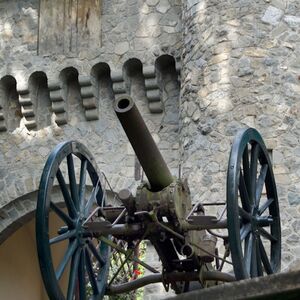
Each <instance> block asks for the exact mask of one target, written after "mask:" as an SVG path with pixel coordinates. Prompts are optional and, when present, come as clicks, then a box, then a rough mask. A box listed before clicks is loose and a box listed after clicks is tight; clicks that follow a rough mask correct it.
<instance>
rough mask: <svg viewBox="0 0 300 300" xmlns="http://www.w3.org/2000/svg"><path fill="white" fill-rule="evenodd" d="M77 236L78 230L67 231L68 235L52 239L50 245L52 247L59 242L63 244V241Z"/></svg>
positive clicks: (64, 234)
mask: <svg viewBox="0 0 300 300" xmlns="http://www.w3.org/2000/svg"><path fill="white" fill-rule="evenodd" d="M75 235H76V230H75V229H73V230H69V231H67V232H66V233H63V234H61V235H58V236H56V237H54V238H52V239H50V240H49V243H50V245H53V244H56V243H58V242H61V241H65V240H67V239H70V238H72V237H74V236H75Z"/></svg>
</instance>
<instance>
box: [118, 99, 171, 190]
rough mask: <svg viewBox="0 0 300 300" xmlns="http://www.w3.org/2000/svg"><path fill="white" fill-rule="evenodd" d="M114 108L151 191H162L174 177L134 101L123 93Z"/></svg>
mask: <svg viewBox="0 0 300 300" xmlns="http://www.w3.org/2000/svg"><path fill="white" fill-rule="evenodd" d="M114 110H115V112H116V114H117V116H118V119H119V120H120V122H121V125H122V127H123V129H124V131H125V133H126V135H127V137H128V139H129V142H130V144H131V145H132V148H133V149H134V152H135V154H136V156H137V158H138V160H139V162H140V164H141V166H142V167H143V170H144V172H145V174H146V176H147V178H148V180H149V183H150V188H151V191H154V192H157V191H161V190H162V189H164V188H165V187H167V186H168V185H170V184H171V183H172V181H173V178H172V175H171V173H170V170H169V168H168V167H167V165H166V163H165V161H164V159H163V157H162V155H161V153H160V152H159V150H158V148H157V146H156V144H155V142H154V140H153V138H152V136H151V134H150V132H149V130H148V128H147V126H146V124H145V122H144V120H143V118H142V116H141V114H140V112H139V110H138V109H137V107H136V105H135V103H134V101H133V100H132V98H131V97H130V96H127V95H126V96H124V95H123V96H121V97H119V98H117V99H116V100H115V102H114Z"/></svg>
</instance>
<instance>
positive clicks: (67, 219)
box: [50, 202, 74, 227]
mask: <svg viewBox="0 0 300 300" xmlns="http://www.w3.org/2000/svg"><path fill="white" fill-rule="evenodd" d="M50 208H51V209H52V210H53V211H54V212H55V213H56V214H57V215H58V216H59V217H60V218H61V219H62V220H63V221H64V222H65V223H66V224H67V225H68V226H69V227H73V226H74V222H73V220H72V219H71V218H70V217H69V216H68V215H67V214H66V213H65V212H64V211H62V210H61V209H60V208H59V207H58V206H57V205H56V204H54V203H53V202H50Z"/></svg>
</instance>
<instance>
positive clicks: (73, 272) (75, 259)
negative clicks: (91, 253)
mask: <svg viewBox="0 0 300 300" xmlns="http://www.w3.org/2000/svg"><path fill="white" fill-rule="evenodd" d="M80 252H81V251H79V249H77V251H76V253H75V255H73V256H72V261H71V268H70V276H69V285H68V294H67V300H73V296H74V291H75V285H76V279H77V275H78V269H79V268H78V266H79V260H80Z"/></svg>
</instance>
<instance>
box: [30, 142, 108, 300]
mask: <svg viewBox="0 0 300 300" xmlns="http://www.w3.org/2000/svg"><path fill="white" fill-rule="evenodd" d="M76 170H79V172H76ZM98 174H99V173H98V171H97V167H96V164H95V161H94V159H93V157H92V156H91V154H90V153H89V151H88V150H87V149H86V148H85V147H84V146H83V145H82V144H80V143H78V142H74V141H70V142H64V143H61V144H59V145H58V146H57V147H56V148H55V149H54V150H53V152H52V153H51V154H50V156H49V158H48V160H47V162H46V165H45V167H44V170H43V174H42V177H41V181H40V186H39V193H38V203H37V210H36V240H37V250H38V258H39V263H40V269H41V273H42V277H43V281H44V285H45V288H46V290H47V293H48V296H49V298H50V299H51V300H65V299H67V300H71V299H72V300H73V299H76V300H77V299H78V300H84V299H93V300H96V299H102V297H103V295H104V293H105V288H106V282H107V278H108V269H109V265H110V261H109V252H110V248H109V246H108V245H106V244H105V243H101V242H99V240H98V239H96V238H95V237H93V236H92V235H91V233H89V232H88V231H87V230H86V228H85V226H84V224H85V221H86V220H87V218H88V217H89V216H90V213H91V212H92V210H93V209H94V208H95V206H105V199H104V197H103V190H102V187H101V183H100V180H99V175H98Z"/></svg>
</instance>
